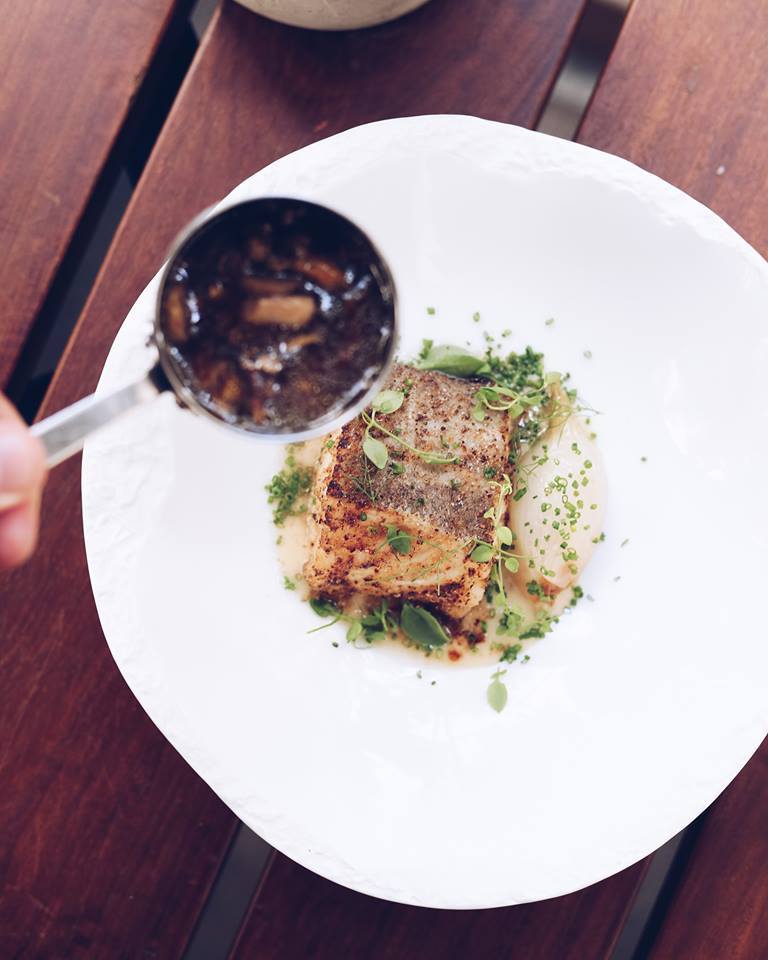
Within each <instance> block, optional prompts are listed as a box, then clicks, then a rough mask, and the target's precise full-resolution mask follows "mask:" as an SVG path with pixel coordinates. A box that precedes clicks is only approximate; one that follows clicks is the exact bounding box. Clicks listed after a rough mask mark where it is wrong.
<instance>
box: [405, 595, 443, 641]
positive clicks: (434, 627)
mask: <svg viewBox="0 0 768 960" xmlns="http://www.w3.org/2000/svg"><path fill="white" fill-rule="evenodd" d="M400 629H401V630H402V631H403V633H404V634H405V635H406V637H408V639H409V640H412V641H413V642H414V643H415V644H416V645H417V646H418V647H421V649H422V650H436V649H438V648H439V647H442V646H445V644H446V643H448V634H447V633H446V632H445V630H444V629H443V627H442V626H441V624H440V621H439V620H438V619H437V618H436V617H434V616H433V615H432V614H431V613H430V612H429V611H428V610H425V609H424V608H423V607H416V606H414V605H413V604H412V603H405V604H403V609H402V611H401V613H400Z"/></svg>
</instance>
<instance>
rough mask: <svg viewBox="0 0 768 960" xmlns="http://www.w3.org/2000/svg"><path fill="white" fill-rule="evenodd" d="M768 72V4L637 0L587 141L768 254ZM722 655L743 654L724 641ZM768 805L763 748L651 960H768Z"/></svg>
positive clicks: (719, 803) (712, 819)
mask: <svg viewBox="0 0 768 960" xmlns="http://www.w3.org/2000/svg"><path fill="white" fill-rule="evenodd" d="M766 63H768V4H767V3H766V2H765V0H740V2H739V3H720V2H717V0H635V2H634V5H633V7H632V9H631V11H630V14H629V17H628V19H627V21H626V22H625V24H624V29H623V31H622V34H621V36H620V39H619V42H618V44H617V45H616V47H615V48H614V51H613V55H612V57H611V59H610V61H609V64H608V67H607V69H606V71H605V75H604V77H603V80H602V82H601V83H600V85H599V87H598V89H597V93H596V95H595V97H594V100H593V103H592V105H591V107H590V109H589V110H588V112H587V115H586V119H585V121H584V123H583V124H582V128H581V131H580V134H579V139H580V140H581V141H582V142H584V143H588V144H590V145H591V146H595V147H599V148H600V149H602V150H608V151H610V152H612V153H618V154H620V155H621V156H623V157H626V158H627V159H629V160H632V161H634V162H635V163H637V164H639V165H640V166H642V167H645V168H646V169H649V170H651V171H653V172H654V173H656V174H658V175H659V176H661V177H664V178H665V179H666V180H669V181H670V182H671V183H674V184H675V185H676V186H679V187H681V188H682V189H683V190H685V191H687V192H688V193H690V194H692V195H693V196H694V197H696V199H698V200H701V201H702V202H703V203H706V204H707V205H708V206H709V207H711V208H712V209H713V210H714V211H715V212H716V213H718V214H720V215H721V216H722V217H723V218H724V219H725V220H727V221H728V222H729V223H730V224H731V226H733V227H734V228H735V229H736V230H738V231H739V232H740V233H741V234H742V235H743V236H744V237H745V238H746V239H747V240H748V241H749V242H750V243H751V244H752V245H753V246H755V247H756V249H757V250H758V251H759V252H760V253H761V254H762V255H763V256H767V255H768V152H766V149H765V145H766V142H768V84H766V75H767V74H766ZM766 320H767V321H768V318H766ZM744 349H750V345H749V344H743V343H736V344H734V354H733V357H724V358H723V359H724V362H733V363H738V351H739V350H744ZM734 415H736V416H738V415H740V414H739V412H738V409H737V405H734ZM713 442H716V439H713ZM742 494H743V491H741V490H739V489H738V488H737V487H736V485H735V486H734V496H740V495H742ZM746 522H748V521H746ZM755 616H756V622H755V629H756V630H759V629H760V620H759V616H760V614H759V611H758V612H756V615H755ZM665 642H670V643H673V642H674V637H669V638H665ZM723 656H738V650H733V651H732V652H729V650H728V649H727V644H726V647H725V648H724V650H723ZM766 809H768V741H764V742H763V744H762V746H761V747H760V748H759V749H758V751H757V753H756V754H755V756H754V757H753V758H752V760H751V761H750V762H749V764H748V765H747V767H746V768H745V769H744V770H743V771H742V772H741V773H740V774H739V776H738V777H737V778H736V779H735V780H734V782H733V783H732V784H731V785H730V786H729V787H728V789H727V790H726V791H725V792H724V793H723V794H722V795H721V796H720V798H719V799H718V800H716V801H715V803H714V804H713V805H712V806H711V807H710V809H709V810H708V812H707V813H706V815H705V816H704V818H703V822H702V823H701V824H700V825H699V826H698V827H697V833H696V836H695V842H694V843H693V845H692V849H691V851H690V852H689V853H688V854H687V859H686V861H685V862H684V863H683V864H681V865H680V868H681V869H680V871H679V880H678V881H677V887H676V889H673V890H672V891H670V890H667V891H666V893H667V896H668V901H667V903H666V904H662V908H661V912H660V914H659V915H657V916H656V917H655V918H654V923H653V928H652V929H651V930H649V931H648V933H649V935H648V936H647V937H646V940H645V942H644V944H643V945H642V952H643V955H644V956H650V957H651V958H652V960H678V958H687V957H695V958H696V960H722V958H726V957H727V958H728V960H758V958H760V957H765V956H768V866H766V865H767V864H768V828H767V825H766Z"/></svg>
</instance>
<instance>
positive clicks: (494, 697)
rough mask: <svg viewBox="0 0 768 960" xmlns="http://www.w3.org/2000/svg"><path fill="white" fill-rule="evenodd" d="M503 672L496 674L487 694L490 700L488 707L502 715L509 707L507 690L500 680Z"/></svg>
mask: <svg viewBox="0 0 768 960" xmlns="http://www.w3.org/2000/svg"><path fill="white" fill-rule="evenodd" d="M503 672H504V671H503V670H502V671H497V672H496V673H494V675H493V680H491V684H490V686H489V687H488V692H487V694H486V696H487V698H488V706H490V707H491V709H493V710H495V711H496V713H501V711H502V710H503V709H504V707H506V705H507V688H506V687H505V686H504V684H503V683H502V682H501V679H500V677H501V674H502V673H503Z"/></svg>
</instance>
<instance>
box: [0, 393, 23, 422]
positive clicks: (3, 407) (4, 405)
mask: <svg viewBox="0 0 768 960" xmlns="http://www.w3.org/2000/svg"><path fill="white" fill-rule="evenodd" d="M0 420H15V421H16V422H17V423H24V421H23V420H22V419H21V415H20V414H19V412H18V410H17V409H16V407H14V405H13V404H12V403H11V401H10V400H9V399H8V398H7V397H4V396H3V395H2V393H0Z"/></svg>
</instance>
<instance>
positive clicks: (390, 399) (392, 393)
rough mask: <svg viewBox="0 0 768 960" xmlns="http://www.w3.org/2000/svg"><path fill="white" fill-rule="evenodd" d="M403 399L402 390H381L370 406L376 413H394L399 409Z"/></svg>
mask: <svg viewBox="0 0 768 960" xmlns="http://www.w3.org/2000/svg"><path fill="white" fill-rule="evenodd" d="M403 400H405V394H404V393H403V391H402V390H382V391H381V393H380V394H379V395H378V396H377V397H376V399H375V400H374V401H373V403H372V404H371V406H372V407H373V409H374V410H375V411H376V412H377V413H394V412H395V410H399V409H400V407H402V405H403Z"/></svg>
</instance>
